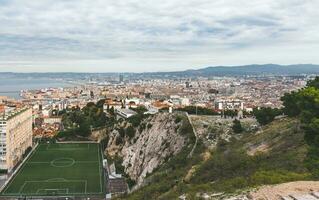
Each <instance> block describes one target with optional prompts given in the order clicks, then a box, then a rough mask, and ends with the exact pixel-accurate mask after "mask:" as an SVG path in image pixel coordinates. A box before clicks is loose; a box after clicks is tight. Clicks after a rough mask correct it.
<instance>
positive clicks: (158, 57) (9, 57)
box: [0, 0, 319, 71]
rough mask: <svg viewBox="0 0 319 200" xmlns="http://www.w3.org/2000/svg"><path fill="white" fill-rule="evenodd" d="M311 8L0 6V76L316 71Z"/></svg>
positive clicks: (284, 2) (24, 2)
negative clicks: (210, 68) (261, 66)
mask: <svg viewBox="0 0 319 200" xmlns="http://www.w3.org/2000/svg"><path fill="white" fill-rule="evenodd" d="M318 7H319V1H317V0H256V1H249V0H214V1H212V0H184V1H179V0H148V1H141V0H95V1H92V0H32V1H28V0H10V1H9V0H0V24H1V29H0V71H118V70H121V71H164V70H177V69H184V68H191V67H200V66H207V65H236V64H250V63H268V62H272V63H282V64H289V63H302V62H307V63H319V58H318V56H317V55H316V54H317V53H316V52H319V26H318V24H319V13H318V12H317V10H316V9H317V8H318ZM8 63H10V64H9V65H8ZM74 66H77V68H75V69H74Z"/></svg>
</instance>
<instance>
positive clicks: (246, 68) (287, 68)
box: [150, 64, 319, 77]
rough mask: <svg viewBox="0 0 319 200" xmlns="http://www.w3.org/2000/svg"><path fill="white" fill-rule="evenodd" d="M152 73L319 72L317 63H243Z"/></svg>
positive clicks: (183, 74)
mask: <svg viewBox="0 0 319 200" xmlns="http://www.w3.org/2000/svg"><path fill="white" fill-rule="evenodd" d="M150 74H152V75H161V76H163V75H171V76H186V77H196V76H204V77H208V76H243V75H291V76H293V75H301V74H319V65H312V64H296V65H276V64H265V65H256V64H253V65H243V66H214V67H212V66H210V67H206V68H202V69H197V70H186V71H176V72H158V73H150Z"/></svg>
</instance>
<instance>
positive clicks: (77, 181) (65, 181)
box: [10, 179, 87, 194]
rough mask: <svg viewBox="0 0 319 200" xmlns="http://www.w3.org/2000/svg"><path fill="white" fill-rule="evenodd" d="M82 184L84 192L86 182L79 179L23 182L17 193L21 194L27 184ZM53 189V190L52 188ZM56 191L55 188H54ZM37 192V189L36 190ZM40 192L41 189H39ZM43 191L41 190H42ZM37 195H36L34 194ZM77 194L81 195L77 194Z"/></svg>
mask: <svg viewBox="0 0 319 200" xmlns="http://www.w3.org/2000/svg"><path fill="white" fill-rule="evenodd" d="M61 182H62V183H84V186H85V188H84V191H85V192H86V188H87V180H83V179H80V180H64V181H60V180H52V179H48V180H45V181H25V182H24V183H23V185H22V186H21V187H20V189H19V193H18V194H21V192H22V191H23V189H24V188H25V186H26V185H27V184H28V183H61ZM48 189H51V188H48ZM52 189H53V188H52ZM54 189H56V188H54ZM38 190H39V189H38ZM40 190H41V189H40ZM42 190H43V189H42ZM10 194H15V193H10ZM36 194H37V193H36ZM79 194H82V193H79Z"/></svg>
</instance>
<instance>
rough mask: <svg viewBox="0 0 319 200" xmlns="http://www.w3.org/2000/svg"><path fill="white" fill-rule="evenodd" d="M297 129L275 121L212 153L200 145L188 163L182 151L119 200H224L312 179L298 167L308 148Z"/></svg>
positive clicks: (294, 123) (289, 122) (296, 123)
mask: <svg viewBox="0 0 319 200" xmlns="http://www.w3.org/2000/svg"><path fill="white" fill-rule="evenodd" d="M299 124H300V122H299V120H297V119H290V118H287V119H281V120H276V121H274V122H273V123H271V124H269V125H267V126H265V127H263V128H262V130H259V131H257V132H254V133H243V134H241V135H240V136H238V135H233V136H234V137H231V139H230V141H229V142H226V141H225V140H222V139H221V140H220V141H219V142H218V145H217V147H216V148H215V149H214V150H211V151H210V150H208V148H207V147H205V146H204V145H203V143H202V142H201V141H202V140H201V139H200V141H199V145H198V146H197V148H196V150H195V153H194V154H195V155H194V156H193V157H192V158H188V157H187V151H186V150H187V149H185V152H183V151H181V152H180V153H178V154H176V155H175V156H173V157H172V158H171V159H170V160H168V162H167V163H165V164H163V165H162V166H160V167H159V168H158V169H157V170H156V171H155V172H153V173H151V174H150V175H148V176H147V178H146V180H145V184H144V187H142V188H140V189H139V190H137V191H135V192H133V193H131V194H129V195H128V196H124V197H122V198H121V199H177V198H178V197H185V198H186V199H196V198H199V197H200V196H202V197H203V196H205V197H211V198H213V197H216V198H217V199H223V198H227V197H229V196H232V195H234V194H238V193H241V192H242V191H246V190H247V189H251V188H255V187H257V186H260V185H264V184H276V183H282V182H289V181H296V180H308V179H312V176H311V175H310V173H309V172H308V170H307V168H306V167H305V165H304V162H303V161H304V159H305V157H306V154H307V145H306V143H305V141H304V139H303V138H304V133H303V131H302V130H301V129H300V127H299ZM235 138H237V139H235ZM219 193H220V194H219ZM217 194H219V196H218V195H217Z"/></svg>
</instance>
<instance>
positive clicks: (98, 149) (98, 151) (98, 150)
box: [97, 146, 103, 192]
mask: <svg viewBox="0 0 319 200" xmlns="http://www.w3.org/2000/svg"><path fill="white" fill-rule="evenodd" d="M100 153H101V152H100V146H98V148H97V154H98V155H97V157H98V161H99V175H100V192H102V191H103V189H102V181H101V176H102V174H101V163H100V162H101V159H100Z"/></svg>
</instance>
